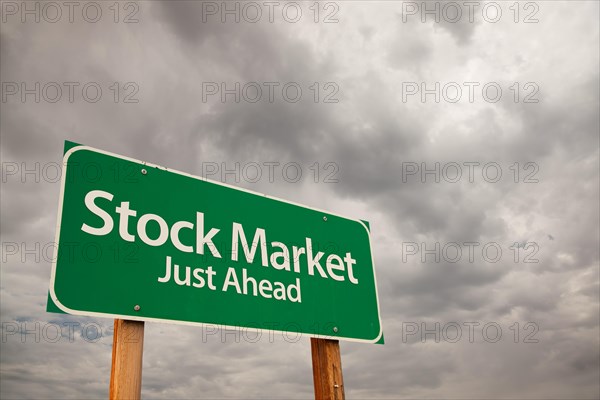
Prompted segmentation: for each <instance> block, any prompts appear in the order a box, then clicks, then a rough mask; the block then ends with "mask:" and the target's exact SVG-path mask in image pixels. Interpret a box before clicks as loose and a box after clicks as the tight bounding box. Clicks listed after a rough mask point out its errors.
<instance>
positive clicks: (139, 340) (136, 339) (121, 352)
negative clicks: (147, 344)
mask: <svg viewBox="0 0 600 400" xmlns="http://www.w3.org/2000/svg"><path fill="white" fill-rule="evenodd" d="M143 352H144V322H143V321H129V320H125V319H115V331H114V335H113V351H112V368H111V370H110V390H109V399H110V400H121V399H127V400H130V399H131V400H139V399H140V398H141V393H142V355H143Z"/></svg>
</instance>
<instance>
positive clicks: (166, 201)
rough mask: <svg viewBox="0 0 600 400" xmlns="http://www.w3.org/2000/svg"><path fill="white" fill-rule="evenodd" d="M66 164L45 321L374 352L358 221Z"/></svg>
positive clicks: (368, 278) (84, 157) (150, 173)
mask: <svg viewBox="0 0 600 400" xmlns="http://www.w3.org/2000/svg"><path fill="white" fill-rule="evenodd" d="M63 161H64V165H65V169H64V171H63V172H64V173H63V176H62V183H61V185H62V186H61V193H60V201H59V207H58V223H57V230H56V242H57V243H58V253H57V256H56V257H55V261H54V263H53V266H52V277H51V282H50V298H51V301H50V302H49V304H48V310H49V311H51V310H55V308H53V307H58V309H59V310H61V311H63V312H66V313H69V314H76V315H87V316H100V317H111V318H122V319H131V320H144V321H162V322H176V323H184V324H215V325H219V326H221V327H228V328H232V327H241V328H248V329H252V330H254V329H256V330H269V331H282V332H294V333H300V334H307V335H310V336H314V337H326V338H337V339H344V340H353V341H360V342H371V343H374V342H378V341H379V342H381V339H382V326H381V319H380V316H379V303H378V298H377V287H376V280H375V270H374V267H373V257H372V252H371V245H370V235H369V229H368V227H367V225H366V223H364V222H362V221H359V220H353V219H349V218H345V217H342V216H339V215H337V214H333V213H330V212H326V211H321V210H316V209H313V208H310V207H307V206H302V205H299V204H295V203H292V202H288V201H285V200H281V199H277V198H273V197H269V196H266V195H264V194H260V193H255V192H251V191H247V190H244V189H239V188H235V187H232V186H229V185H226V184H222V183H218V182H212V181H209V180H206V179H204V178H201V177H196V176H192V175H188V174H186V173H182V172H178V171H172V170H169V169H167V168H164V167H161V166H157V165H152V164H149V163H145V162H142V161H138V160H134V159H131V158H128V157H123V156H119V155H115V154H111V153H108V152H105V151H102V150H97V149H93V148H90V147H87V146H80V145H75V144H73V143H70V142H67V143H66V145H65V155H64V160H63ZM52 302H53V303H54V304H52Z"/></svg>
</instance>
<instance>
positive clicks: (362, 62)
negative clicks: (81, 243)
mask: <svg viewBox="0 0 600 400" xmlns="http://www.w3.org/2000/svg"><path fill="white" fill-rule="evenodd" d="M287 3H290V2H275V3H273V4H274V5H270V6H269V5H268V4H267V3H266V2H255V3H248V2H240V3H236V2H233V1H230V2H228V3H227V7H229V9H232V10H236V8H235V7H237V10H238V12H239V15H238V16H239V22H236V20H235V18H236V15H235V14H224V15H223V17H224V18H225V22H222V20H221V17H222V15H221V13H222V11H223V9H224V7H225V5H222V3H221V2H204V3H203V2H200V1H173V2H169V3H168V4H167V3H166V2H164V3H163V2H159V1H141V2H120V3H118V7H115V6H114V4H115V3H114V2H97V3H93V2H76V5H75V6H73V7H74V8H73V9H72V10H71V11H72V14H71V13H70V10H69V7H68V6H66V5H64V4H63V2H58V3H52V4H51V5H48V4H46V3H44V2H35V1H30V2H27V3H26V6H23V4H25V3H21V2H10V1H7V2H4V1H3V2H2V21H1V25H0V28H1V38H0V46H1V52H0V53H1V59H0V67H1V81H2V103H1V104H0V105H1V122H0V130H1V153H0V154H1V158H2V190H1V211H2V214H1V215H2V216H1V241H2V267H1V268H2V269H1V278H2V280H1V284H0V295H1V320H2V343H1V346H2V351H1V355H0V361H1V366H0V371H1V378H0V379H1V385H0V395H1V397H2V398H106V396H107V394H108V381H109V375H110V360H111V346H112V331H111V329H112V320H110V319H92V318H86V317H74V316H65V315H59V314H49V313H46V312H45V303H46V295H47V289H48V284H49V278H50V268H51V257H52V251H51V250H52V249H51V247H52V246H51V245H52V242H53V241H54V231H55V224H56V208H57V202H58V195H59V183H58V182H57V179H56V176H57V171H56V165H58V164H60V162H61V160H62V148H63V141H64V140H65V139H69V140H72V141H75V142H78V143H83V144H86V145H90V146H93V147H97V148H100V149H103V150H108V151H112V152H115V153H119V154H123V155H126V156H129V157H134V158H137V159H141V160H146V161H149V162H152V163H156V164H161V165H165V166H168V167H171V168H174V169H178V170H181V171H185V172H188V173H191V174H195V175H204V176H206V177H208V178H212V179H215V180H222V181H226V182H228V183H230V184H234V185H237V186H240V187H244V188H249V189H252V190H256V191H259V192H263V193H266V194H269V195H273V196H277V197H281V198H285V199H289V200H292V201H295V202H299V203H303V204H307V205H309V206H311V207H316V208H321V209H326V210H331V211H333V212H337V213H340V214H343V215H350V216H353V217H355V218H360V219H365V220H368V221H370V223H371V229H372V246H373V251H374V260H375V267H376V271H377V278H378V288H379V297H380V304H381V316H382V320H383V327H384V332H385V339H386V344H385V345H384V346H377V345H368V344H355V343H348V342H342V343H341V350H342V362H343V367H344V380H345V388H346V396H347V397H348V398H350V399H351V398H354V399H359V398H360V399H363V398H411V399H412V398H448V399H450V398H452V399H456V398H461V399H462V398H480V399H481V398H485V399H499V398H511V399H512V398H519V399H521V398H530V399H540V398H561V399H562V398H565V399H567V398H569V399H573V398H578V399H579V398H581V399H583V398H586V399H588V398H589V399H592V398H598V397H600V385H599V383H598V382H599V381H598V379H599V377H600V365H599V363H600V343H599V312H600V310H599V210H598V202H599V177H598V171H599V158H598V157H599V129H600V128H599V112H598V111H599V103H598V96H599V81H598V73H599V54H598V52H599V50H598V49H599V29H598V28H599V27H598V25H599V24H598V21H599V19H598V16H599V6H598V2H596V1H533V2H518V3H515V2H512V1H511V2H495V3H494V2H487V1H486V2H473V6H472V7H473V8H471V10H469V6H467V5H464V4H463V2H458V3H452V2H450V3H448V2H434V1H428V2H427V8H428V10H435V7H438V10H439V13H440V18H439V22H436V21H435V15H434V14H427V13H426V10H424V9H422V7H421V4H422V2H400V1H398V2H394V1H337V2H320V3H317V5H316V6H315V5H314V4H313V3H314V2H297V3H293V2H292V4H291V5H289V4H287ZM236 4H237V6H236ZM436 4H437V6H436ZM456 4H458V5H462V9H461V14H460V15H459V14H457V7H455V5H456ZM23 7H28V8H27V9H28V10H39V11H38V12H39V22H37V21H36V20H35V19H36V15H35V12H34V14H28V13H26V12H24V9H23ZM269 7H272V8H269ZM117 10H118V13H117V12H116V11H117ZM298 10H300V12H301V14H298ZM316 10H318V13H317V12H316ZM25 11H26V10H25ZM98 11H100V12H101V14H98V13H97V12H98ZM257 11H260V12H261V14H260V15H259V14H257ZM470 11H471V13H470ZM498 11H499V12H500V13H498ZM57 12H59V13H57ZM270 12H271V13H270ZM22 18H24V19H25V22H23V21H22ZM94 20H97V22H93V21H94ZM295 20H297V21H296V22H294V21H295ZM115 21H116V22H115ZM125 21H128V23H125ZM253 21H254V22H253ZM315 21H316V22H315ZM526 22H527V23H526ZM38 82H39V89H36V83H38ZM69 82H73V83H69ZM236 83H238V84H239V89H238V90H237V96H238V97H239V102H236V94H235V93H234V92H236ZM222 84H223V85H224V87H223V88H224V89H228V90H230V94H225V95H224V97H223V98H222V97H221V95H222V91H221V89H222V87H221V85H222ZM436 85H437V86H436ZM57 87H59V88H61V92H60V93H59V92H57ZM69 87H72V88H73V92H72V98H69V97H70V93H69ZM84 87H85V88H86V89H85V90H83V88H84ZM98 87H99V88H100V89H101V90H102V94H101V95H99V96H96V90H97V88H98ZM269 87H272V88H273V92H272V98H271V99H270V98H269V95H270V93H269ZM117 88H118V90H117ZM257 88H260V89H261V92H260V93H259V92H257ZM284 88H286V89H285V90H283V89H284ZM298 88H300V90H301V96H300V97H298V96H297V89H298ZM317 88H318V90H317ZM484 88H485V89H484ZM24 90H25V92H24ZM215 92H216V93H215ZM232 93H233V94H232ZM36 96H38V97H39V102H36ZM436 97H438V98H437V99H436ZM115 100H116V101H115ZM255 100H256V101H255ZM436 100H437V101H436ZM271 162H275V163H279V164H277V167H276V168H275V170H274V174H273V179H269V175H268V172H269V170H268V167H267V166H266V165H267V164H265V163H271ZM236 163H239V165H240V174H239V177H236V176H235V174H229V175H226V176H222V174H221V172H223V167H226V168H228V169H230V170H232V169H235V165H236ZM250 163H258V164H259V165H261V166H262V170H261V172H262V175H261V178H260V179H251V178H250V179H245V178H248V176H250V175H248V174H250V173H251V172H252V175H251V176H252V177H253V176H254V172H253V171H254V170H250V169H249V168H246V169H244V168H245V167H246V166H248V165H251V164H250ZM292 163H293V164H292ZM315 163H318V164H315ZM252 165H254V164H252ZM286 165H287V166H288V167H289V166H290V165H291V166H293V167H294V168H291V169H284V166H286ZM215 166H216V167H217V168H218V170H219V171H218V172H217V173H212V171H214V168H215ZM457 166H458V167H459V168H460V175H457V172H458V169H457ZM298 168H299V169H300V170H301V171H302V176H301V178H300V179H299V180H298V181H295V179H294V175H295V171H296V169H298ZM436 168H437V169H438V171H439V172H438V175H437V176H436V173H435V170H436ZM424 170H429V171H434V172H431V173H425V174H424V175H423V174H422V172H423V171H424ZM28 171H29V172H28ZM244 171H246V172H247V173H248V174H244ZM315 171H318V172H319V173H318V176H317V174H316V172H315ZM425 172H427V171H425ZM498 173H501V175H498ZM238 178H239V179H238ZM436 180H437V182H436ZM252 181H256V182H252ZM473 242H475V243H478V245H476V246H475V245H471V246H473V247H469V245H468V243H473ZM436 243H437V246H439V247H437V248H439V250H438V251H437V252H436V251H435V250H434V251H433V252H434V253H437V256H438V258H439V259H438V260H436V259H435V254H431V253H428V252H427V251H424V250H431V249H436ZM456 243H457V244H458V245H456ZM465 243H467V244H465ZM514 243H519V244H520V246H519V247H517V246H514V245H513V244H514ZM36 246H37V247H36ZM457 248H459V249H460V251H461V252H462V253H461V255H460V257H459V256H457V253H456V251H457ZM470 248H471V249H473V254H472V258H470V254H469V249H470ZM484 248H485V249H486V250H485V251H482V250H483V249H484ZM498 248H500V249H501V252H502V253H501V254H498V256H496V251H497V249H498ZM457 257H458V260H456V261H455V259H456V258H457ZM423 259H424V261H423ZM453 261H454V262H453ZM69 323H78V324H79V325H78V326H76V327H75V328H74V331H73V333H72V334H71V333H70V332H69V329H68V326H69V325H67V324H69ZM36 324H38V325H36ZM436 324H439V325H436ZM457 326H458V327H459V328H460V329H461V333H462V336H461V337H460V338H456V333H457V328H456V327H457ZM470 326H471V327H473V328H472V329H473V331H472V332H470V328H469V327H470ZM484 326H485V327H486V329H483V328H484ZM56 327H60V328H62V333H63V336H62V337H59V338H58V339H59V340H53V339H54V338H55V333H56V332H55V329H56ZM436 327H438V328H437V331H438V332H437V336H438V337H437V339H438V340H437V341H436V334H435V333H429V334H425V333H424V331H423V330H424V329H427V330H429V331H432V332H435V331H436ZM82 328H85V329H83V330H82ZM96 328H98V329H99V331H100V332H99V334H98V335H96V334H95V332H96ZM498 328H499V329H500V330H501V337H499V338H498V340H497V341H496V332H497V331H498ZM24 331H30V332H29V334H25V333H24ZM471 334H472V335H471ZM96 336H98V337H96ZM249 336H250V337H249ZM470 336H472V338H471V337H470ZM249 338H250V339H253V336H251V335H250V334H248V335H246V333H244V334H241V333H240V332H237V333H236V332H227V331H217V332H216V331H213V330H211V329H203V328H200V327H195V328H194V327H182V326H178V325H167V324H158V323H148V324H146V336H145V349H144V369H143V374H144V375H143V387H142V395H143V396H144V397H146V398H310V397H311V396H312V374H311V364H310V344H309V340H308V339H307V338H302V339H300V340H298V341H295V340H289V338H287V339H286V338H285V337H283V336H282V335H281V334H276V335H274V336H273V337H269V336H268V335H263V336H262V337H261V338H260V340H258V341H257V342H256V343H251V342H252V341H253V340H248V339H249ZM292 338H293V336H292ZM36 339H37V341H36ZM69 339H72V340H69ZM471 339H472V340H471ZM291 342H293V343H291Z"/></svg>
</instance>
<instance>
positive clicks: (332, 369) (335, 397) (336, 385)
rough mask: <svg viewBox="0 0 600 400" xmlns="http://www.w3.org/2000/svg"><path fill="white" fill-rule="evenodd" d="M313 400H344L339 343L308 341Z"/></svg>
mask: <svg viewBox="0 0 600 400" xmlns="http://www.w3.org/2000/svg"><path fill="white" fill-rule="evenodd" d="M310 347H311V352H312V364H313V380H314V384H315V400H344V398H345V396H344V379H343V376H342V358H341V355H340V342H339V341H338V340H329V339H316V338H311V339H310Z"/></svg>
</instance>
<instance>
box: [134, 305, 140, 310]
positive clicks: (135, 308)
mask: <svg viewBox="0 0 600 400" xmlns="http://www.w3.org/2000/svg"><path fill="white" fill-rule="evenodd" d="M140 308H141V307H140V306H139V305H138V304H136V305H135V307H133V309H134V310H135V311H140Z"/></svg>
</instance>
